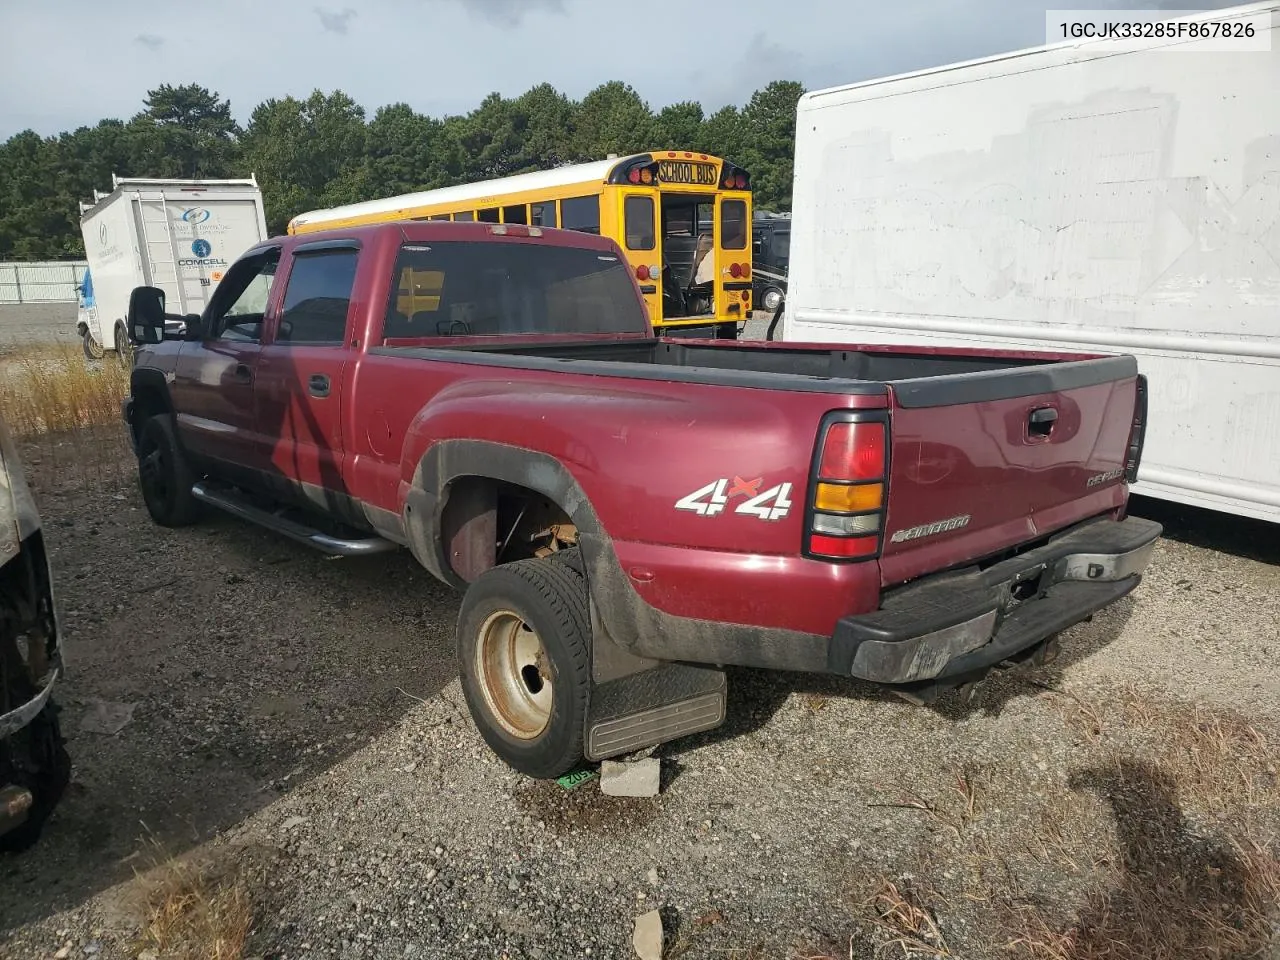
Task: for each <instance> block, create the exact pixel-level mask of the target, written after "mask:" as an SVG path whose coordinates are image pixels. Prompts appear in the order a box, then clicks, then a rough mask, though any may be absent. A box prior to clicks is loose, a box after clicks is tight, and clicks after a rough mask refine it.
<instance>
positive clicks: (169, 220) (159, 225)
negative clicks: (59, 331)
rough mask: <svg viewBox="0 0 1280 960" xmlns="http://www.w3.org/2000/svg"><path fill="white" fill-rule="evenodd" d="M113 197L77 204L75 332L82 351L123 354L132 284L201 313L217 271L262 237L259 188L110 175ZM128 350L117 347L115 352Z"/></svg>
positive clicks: (174, 309) (170, 306) (179, 309)
mask: <svg viewBox="0 0 1280 960" xmlns="http://www.w3.org/2000/svg"><path fill="white" fill-rule="evenodd" d="M111 181H112V182H111V192H110V193H106V194H101V193H98V192H97V191H96V190H95V191H94V199H93V203H81V204H80V214H81V216H80V232H81V235H82V236H83V237H84V249H85V259H86V260H88V262H89V267H88V271H87V277H88V280H87V281H86V282H84V284H83V285H82V294H81V300H80V310H79V315H78V317H77V322H76V327H77V331H78V333H79V334H80V336H81V338H82V339H83V340H84V345H85V354H86V356H89V357H91V358H95V357H101V356H102V354H103V352H104V351H111V350H114V351H117V352H118V353H119V354H120V355H121V356H124V355H125V354H126V353H127V346H128V341H127V338H126V336H125V327H124V320H125V314H126V313H127V311H128V308H129V294H130V293H131V292H132V291H133V288H134V287H139V286H153V287H159V288H160V289H162V290H163V291H164V293H165V307H166V310H167V311H168V312H169V313H171V314H183V315H185V314H191V313H200V311H202V310H203V309H204V305H205V304H206V303H207V302H208V300H209V296H210V295H211V294H212V292H213V291H214V289H216V288H217V285H218V281H220V280H221V279H222V274H223V272H224V271H225V270H226V269H227V267H228V266H230V265H231V263H232V262H234V261H235V259H236V258H237V257H238V256H240V254H242V253H244V251H246V250H248V249H249V248H250V247H252V246H253V245H254V244H255V243H258V242H260V241H262V240H265V239H266V238H267V222H266V217H265V214H264V212H263V205H262V191H261V190H259V189H258V183H257V181H256V180H255V179H253V178H252V177H251V178H250V179H248V180H154V179H125V178H121V177H116V176H114V175H113V176H112V178H111ZM122 346H123V347H125V348H126V349H121V347H122Z"/></svg>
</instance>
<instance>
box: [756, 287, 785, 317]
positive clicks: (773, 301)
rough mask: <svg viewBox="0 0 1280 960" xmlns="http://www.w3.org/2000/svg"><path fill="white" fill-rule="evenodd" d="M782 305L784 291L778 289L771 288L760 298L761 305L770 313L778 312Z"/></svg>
mask: <svg viewBox="0 0 1280 960" xmlns="http://www.w3.org/2000/svg"><path fill="white" fill-rule="evenodd" d="M780 303H782V291H781V290H779V289H778V288H777V287H770V288H769V289H767V290H766V291H765V292H764V296H763V297H761V298H760V305H761V306H762V307H764V309H765V310H766V311H768V312H769V313H773V311H775V310H777V309H778V305H779V304H780Z"/></svg>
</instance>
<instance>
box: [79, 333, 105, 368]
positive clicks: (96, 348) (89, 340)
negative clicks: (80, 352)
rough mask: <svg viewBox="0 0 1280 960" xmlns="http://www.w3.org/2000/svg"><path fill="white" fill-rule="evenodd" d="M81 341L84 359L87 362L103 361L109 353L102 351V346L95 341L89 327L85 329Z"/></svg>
mask: <svg viewBox="0 0 1280 960" xmlns="http://www.w3.org/2000/svg"><path fill="white" fill-rule="evenodd" d="M80 339H81V342H82V344H83V346H84V358H85V359H86V360H101V359H102V358H103V357H104V356H106V354H107V352H106V351H105V350H104V349H102V344H100V343H99V342H98V341H97V340H95V339H93V334H92V333H91V332H90V331H89V328H88V327H86V328H85V330H84V333H83V334H82V335H81V338H80Z"/></svg>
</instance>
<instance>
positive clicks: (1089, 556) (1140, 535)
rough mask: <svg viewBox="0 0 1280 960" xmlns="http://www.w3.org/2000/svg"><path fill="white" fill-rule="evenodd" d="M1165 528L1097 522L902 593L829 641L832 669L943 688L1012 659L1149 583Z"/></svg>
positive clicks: (1130, 521) (848, 622)
mask: <svg viewBox="0 0 1280 960" xmlns="http://www.w3.org/2000/svg"><path fill="white" fill-rule="evenodd" d="M1161 530H1162V528H1161V526H1160V524H1158V523H1153V522H1152V521H1149V520H1143V519H1140V518H1137V517H1130V518H1127V519H1125V520H1095V521H1090V522H1087V523H1084V524H1081V525H1080V526H1078V527H1075V528H1073V529H1071V530H1069V531H1067V532H1066V533H1064V534H1062V535H1060V536H1058V537H1055V538H1054V539H1052V540H1050V541H1049V542H1048V543H1047V544H1045V545H1044V546H1041V547H1038V548H1036V549H1034V550H1030V551H1027V552H1026V553H1024V554H1021V555H1019V556H1016V557H1013V558H1011V559H1009V560H1006V561H1003V562H1001V563H997V564H995V565H994V566H992V567H989V568H987V569H986V570H983V571H978V572H967V573H961V574H956V575H950V576H946V575H944V576H942V577H938V578H932V579H930V580H926V581H924V582H922V583H920V584H919V585H913V586H910V587H907V588H904V589H902V590H900V591H898V592H897V593H895V594H894V595H892V597H890V598H889V599H888V600H887V601H886V603H885V604H884V606H882V607H881V609H880V610H877V611H876V612H875V613H873V614H867V615H863V616H854V617H846V618H844V619H843V620H841V621H840V622H839V623H838V624H837V625H836V629H835V632H834V634H833V636H832V638H831V646H830V648H829V662H828V668H829V669H830V671H831V672H833V673H839V674H841V675H843V676H854V677H858V678H860V679H863V680H868V681H872V682H876V683H886V684H915V683H921V682H930V681H934V682H940V681H945V680H947V679H948V678H959V677H965V676H970V675H972V674H975V673H979V672H981V671H984V670H986V669H989V668H990V667H993V666H996V665H998V664H1001V663H1003V662H1004V661H1006V660H1015V659H1017V658H1018V657H1019V656H1020V655H1022V654H1024V653H1025V652H1026V651H1028V650H1030V649H1031V648H1034V647H1036V646H1037V645H1039V644H1041V643H1043V642H1044V641H1046V640H1048V639H1049V638H1051V637H1052V636H1054V635H1055V634H1057V633H1059V632H1060V631H1062V630H1065V629H1067V628H1068V627H1070V626H1073V625H1075V624H1077V623H1080V622H1081V621H1083V620H1086V619H1088V618H1089V617H1090V616H1092V615H1093V614H1094V613H1096V612H1097V611H1099V610H1101V609H1103V608H1104V607H1106V606H1108V605H1110V604H1112V603H1114V602H1115V601H1116V600H1119V599H1120V598H1121V597H1123V596H1125V595H1126V594H1128V593H1129V592H1131V591H1132V590H1133V589H1134V588H1135V587H1137V586H1138V584H1139V583H1140V582H1141V580H1142V573H1143V571H1144V570H1145V569H1146V567H1147V564H1148V563H1149V562H1150V560H1151V555H1152V553H1153V551H1154V550H1155V542H1156V539H1157V538H1158V537H1159V536H1160V533H1161Z"/></svg>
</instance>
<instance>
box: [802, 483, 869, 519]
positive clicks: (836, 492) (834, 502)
mask: <svg viewBox="0 0 1280 960" xmlns="http://www.w3.org/2000/svg"><path fill="white" fill-rule="evenodd" d="M883 502H884V485H883V484H879V483H861V484H857V485H856V486H848V485H845V484H840V483H820V484H818V491H817V495H816V496H815V497H814V502H813V505H814V506H815V507H816V508H817V509H819V510H827V511H830V512H832V513H862V512H863V511H865V510H879V509H880V506H881V504H882V503H883Z"/></svg>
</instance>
